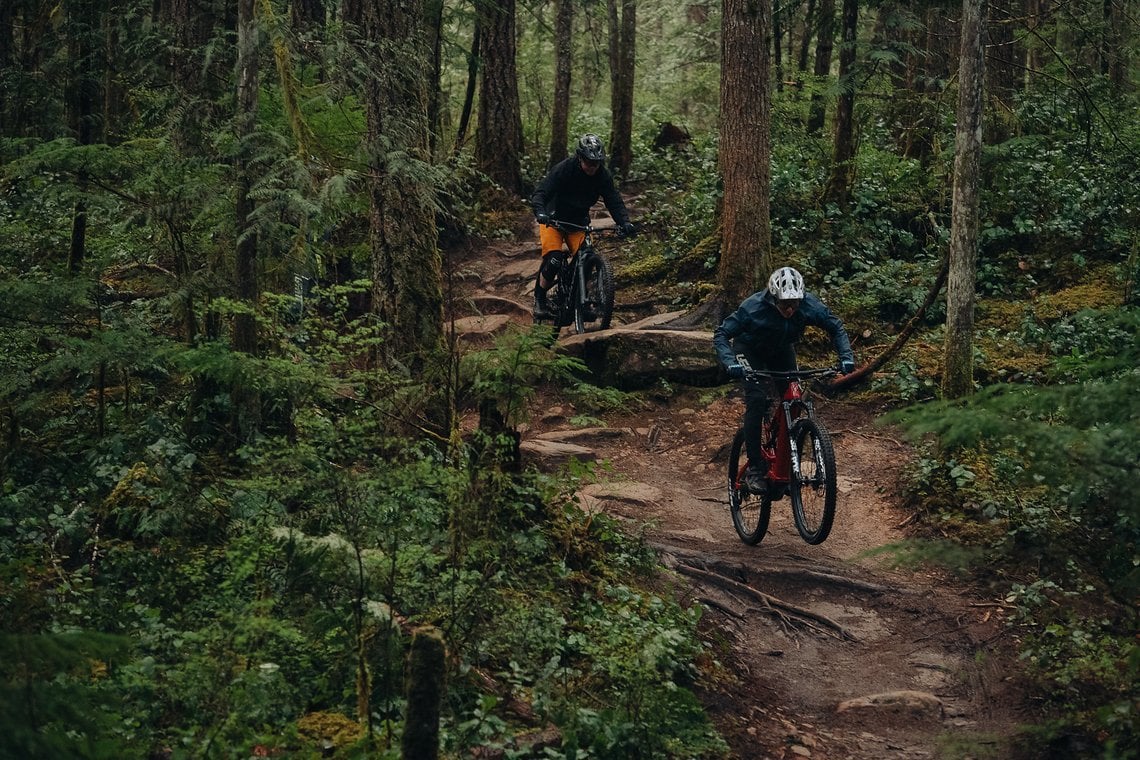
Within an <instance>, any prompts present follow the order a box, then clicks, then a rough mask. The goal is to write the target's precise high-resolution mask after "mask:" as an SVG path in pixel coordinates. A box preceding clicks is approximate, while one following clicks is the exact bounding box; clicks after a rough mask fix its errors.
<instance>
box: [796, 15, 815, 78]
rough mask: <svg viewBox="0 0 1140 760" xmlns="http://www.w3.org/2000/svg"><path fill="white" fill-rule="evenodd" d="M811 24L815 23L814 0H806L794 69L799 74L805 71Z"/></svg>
mask: <svg viewBox="0 0 1140 760" xmlns="http://www.w3.org/2000/svg"><path fill="white" fill-rule="evenodd" d="M813 24H815V0H807V10H805V11H804V25H803V37H802V38H800V56H799V60H798V61H796V70H797V71H798V72H799V73H800V74H803V73H805V72H806V71H807V67H808V53H809V51H810V50H811V31H812V25H813Z"/></svg>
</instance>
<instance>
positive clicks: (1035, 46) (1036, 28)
mask: <svg viewBox="0 0 1140 760" xmlns="http://www.w3.org/2000/svg"><path fill="white" fill-rule="evenodd" d="M1050 11H1051V8H1050V3H1049V0H1025V16H1026V28H1027V29H1028V30H1029V34H1028V35H1027V38H1026V46H1025V83H1026V86H1027V87H1032V86H1033V84H1034V82H1035V81H1036V80H1037V78H1038V76H1039V75H1040V74H1041V72H1042V70H1043V69H1044V68H1045V61H1046V60H1047V58H1046V56H1047V55H1048V52H1047V49H1046V45H1045V39H1046V38H1047V37H1046V35H1048V29H1049V14H1050Z"/></svg>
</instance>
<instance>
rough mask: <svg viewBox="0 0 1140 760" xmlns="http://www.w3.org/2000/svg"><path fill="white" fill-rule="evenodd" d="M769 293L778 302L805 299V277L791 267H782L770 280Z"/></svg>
mask: <svg viewBox="0 0 1140 760" xmlns="http://www.w3.org/2000/svg"><path fill="white" fill-rule="evenodd" d="M768 292H769V293H771V294H772V297H773V298H775V299H776V300H777V301H787V300H790V299H796V298H803V297H804V278H803V275H801V274H800V273H799V272H797V271H796V270H794V269H792V268H791V267H781V268H779V269H777V270H776V271H775V272H773V273H772V276H771V277H769V278H768Z"/></svg>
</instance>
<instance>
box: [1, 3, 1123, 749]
mask: <svg viewBox="0 0 1140 760" xmlns="http://www.w3.org/2000/svg"><path fill="white" fill-rule="evenodd" d="M1137 12H1138V7H1137V4H1136V3H1135V2H1133V1H1132V0H1105V1H1104V2H1051V1H1050V0H1024V1H1022V0H998V1H995V2H991V3H988V4H982V3H979V2H976V0H965V2H963V3H962V4H958V3H937V2H922V3H893V2H882V1H880V2H871V1H870V0H862V1H857V0H843V2H842V3H841V4H840V5H839V6H837V5H836V4H835V2H834V0H800V1H798V2H796V1H792V0H788V1H785V2H779V3H777V4H776V5H775V7H773V6H772V5H771V4H770V3H769V2H767V0H760V1H759V2H755V3H742V2H738V0H724V2H723V4H716V3H702V2H690V3H684V4H676V3H669V2H661V1H659V0H622V2H620V3H619V2H617V0H609V2H608V3H601V2H592V1H580V0H579V1H575V0H558V1H557V2H553V3H551V2H546V1H545V0H543V1H538V2H524V3H516V2H515V0H501V1H500V2H491V1H490V0H478V1H477V2H474V3H473V4H472V3H465V2H450V1H448V2H443V1H442V0H437V1H436V2H419V1H418V0H415V1H413V0H409V2H401V3H390V2H376V1H375V0H363V1H358V0H344V1H343V2H342V3H340V4H335V3H328V4H326V3H322V2H321V0H305V1H304V2H302V1H301V0H297V2H293V3H284V2H280V1H279V0H256V1H255V0H239V2H237V3H236V4H230V3H221V2H210V1H207V2H202V3H197V4H194V3H185V2H174V1H171V2H167V1H166V0H157V1H155V2H151V3H133V2H124V1H122V0H115V1H114V2H109V3H96V2H94V0H69V1H68V2H64V3H62V4H52V3H42V2H37V1H36V0H11V1H10V2H5V3H3V5H2V6H0V120H2V121H0V166H2V169H0V191H2V192H0V294H2V297H0V336H2V337H0V346H2V347H3V351H2V354H0V367H2V368H3V371H2V373H0V433H2V435H0V500H2V505H3V506H2V508H0V609H2V615H0V619H2V621H3V622H2V633H0V700H2V701H0V755H3V756H5V757H9V756H10V757H64V756H68V757H147V756H149V757H204V756H215V755H220V756H234V755H237V754H241V755H246V756H248V755H251V754H258V753H270V752H273V753H279V754H280V753H288V754H291V755H293V756H318V755H322V754H325V753H335V754H337V755H338V756H344V757H349V756H363V755H368V756H374V755H376V754H379V755H380V756H393V757H395V756H400V755H401V753H402V754H403V755H404V756H407V757H429V756H433V754H432V753H434V752H436V751H438V752H441V753H442V754H444V755H445V756H469V755H470V754H471V753H472V752H474V751H475V749H476V748H483V749H484V751H488V750H490V749H497V750H498V751H500V752H501V753H504V754H505V755H506V756H512V757H527V756H550V755H553V756H560V757H561V756H568V757H569V756H576V757H605V758H615V757H667V756H668V757H694V756H709V757H715V756H720V755H723V754H725V753H726V752H727V748H726V747H725V745H724V742H723V740H722V739H721V738H720V737H719V736H718V735H717V733H716V731H715V730H714V729H713V727H712V726H711V724H710V722H709V721H708V719H707V716H706V715H705V713H704V710H703V708H702V706H701V704H700V702H699V700H698V699H697V698H696V696H695V693H694V690H693V688H692V686H693V684H694V683H696V682H698V681H700V679H702V678H703V677H706V676H707V675H708V673H709V672H710V671H711V670H715V662H714V659H713V658H712V656H711V655H710V652H709V650H708V647H707V645H706V644H704V643H702V641H701V639H700V638H699V637H698V635H697V626H698V622H699V617H700V614H699V609H698V608H695V607H694V608H689V609H685V608H683V607H681V606H680V605H679V604H678V603H677V602H676V600H674V599H672V598H671V597H670V595H669V594H668V593H662V592H661V591H660V589H659V587H658V586H657V585H656V584H655V582H654V578H655V569H656V560H655V558H654V555H653V553H652V552H651V551H650V550H649V549H648V548H647V547H646V546H645V545H644V544H642V543H640V542H639V541H638V540H636V539H634V538H632V537H630V536H628V535H626V534H625V533H624V532H623V531H622V529H621V528H620V527H619V526H618V525H616V524H615V523H613V522H612V521H610V520H607V519H606V518H604V517H603V516H587V515H585V514H583V513H582V511H581V510H580V509H579V508H578V506H577V505H576V503H575V501H574V499H573V493H574V491H575V490H576V487H577V484H578V483H579V482H580V481H581V480H583V479H588V478H591V477H594V476H595V475H596V473H595V472H594V468H591V467H584V466H577V467H573V468H571V469H569V470H567V471H565V472H562V473H559V474H558V475H557V476H550V475H544V474H540V473H537V472H525V473H520V472H515V471H513V469H512V461H511V457H510V454H511V446H510V443H511V440H512V437H511V436H510V435H509V434H508V435H503V429H502V426H501V425H498V426H496V424H495V422H496V421H497V420H505V422H506V427H507V432H508V433H509V429H510V428H511V427H512V426H514V425H517V424H519V423H520V422H521V421H522V415H523V414H524V413H525V409H526V403H525V402H526V400H527V399H528V398H530V394H532V393H533V392H534V391H535V388H536V387H538V386H540V385H543V386H547V385H552V386H555V387H558V388H560V389H561V390H562V391H564V392H565V393H567V394H570V396H571V397H572V398H574V399H575V402H576V404H577V406H578V407H579V408H580V409H582V410H585V413H586V414H587V416H589V415H591V414H603V413H604V412H605V411H606V410H607V409H612V408H615V407H620V406H623V405H624V406H628V405H630V404H634V403H636V401H637V392H636V391H631V390H628V389H620V388H599V387H596V386H593V385H591V384H590V383H589V378H588V377H586V375H585V374H584V372H583V368H582V366H581V365H580V364H578V363H576V362H575V361H573V360H572V359H569V358H568V357H566V356H565V355H563V354H561V353H559V352H558V351H557V350H553V349H551V348H550V347H549V346H548V345H547V342H546V341H545V340H543V336H542V335H540V334H539V333H537V332H527V331H520V332H512V333H509V334H507V335H504V336H503V337H502V338H501V339H500V340H499V341H498V342H496V344H495V345H494V346H493V347H491V348H485V349H482V350H478V351H468V352H463V351H461V350H460V348H459V347H458V345H457V344H456V342H455V341H454V335H453V333H452V331H451V330H449V320H448V319H447V317H448V315H450V314H453V313H454V309H453V307H454V303H453V302H452V301H451V300H450V296H449V294H451V293H453V292H454V284H455V278H456V277H457V276H458V275H460V274H461V272H457V271H456V269H457V266H456V265H455V261H457V260H458V258H457V257H458V256H459V255H460V253H461V252H462V251H463V250H465V248H466V247H469V246H471V245H475V244H477V241H485V240H494V239H503V238H506V239H517V238H523V237H526V236H529V235H532V234H533V233H532V231H531V227H530V221H531V220H530V216H529V213H528V211H527V209H526V207H525V205H524V204H523V203H522V199H523V198H525V197H526V195H527V194H528V193H529V190H530V189H531V188H532V187H533V185H534V183H535V182H537V181H538V180H539V179H540V178H541V176H542V174H543V173H544V171H545V168H546V167H547V166H548V165H549V164H550V163H552V162H553V161H556V160H558V159H559V158H561V157H563V156H565V155H566V154H567V149H568V148H570V147H571V146H572V141H573V139H574V138H575V137H576V136H577V135H578V134H580V133H583V132H587V131H591V132H596V133H598V134H600V135H602V136H603V138H604V139H605V140H606V144H607V147H608V148H609V152H610V159H611V160H610V165H611V167H612V168H613V169H614V170H615V172H616V173H617V175H618V177H619V181H620V183H621V186H622V189H623V191H624V192H626V193H627V194H631V193H636V194H637V196H638V203H637V206H638V208H639V209H641V215H640V217H639V223H640V226H641V228H642V234H641V235H640V236H639V238H638V239H637V241H636V242H635V244H634V245H635V246H636V257H635V262H634V263H630V264H628V265H626V266H623V267H621V268H619V270H618V273H617V275H618V280H619V282H620V283H622V285H623V287H624V286H628V287H630V288H640V289H641V290H642V291H643V292H644V293H646V294H647V297H648V298H650V299H652V300H653V302H654V303H655V304H656V305H658V306H659V307H660V308H661V310H665V309H676V308H684V309H688V310H690V312H691V314H692V315H693V319H692V321H693V322H694V323H700V322H703V323H705V324H712V323H714V322H715V320H716V319H717V317H718V315H720V314H723V313H724V310H725V309H726V308H731V307H732V306H734V305H735V302H736V301H738V300H739V299H740V298H741V297H742V296H743V295H746V294H748V293H750V292H752V291H753V290H754V289H755V288H757V287H758V286H760V284H761V283H762V282H763V280H764V277H765V275H766V273H767V271H768V270H769V269H770V268H771V266H772V265H773V263H774V262H775V261H777V260H778V261H779V262H780V263H791V264H794V265H795V266H797V267H798V268H800V269H801V271H803V272H804V273H805V275H806V276H807V279H808V281H809V283H811V286H812V288H813V289H814V290H816V291H817V292H819V293H820V294H821V295H822V296H823V297H824V298H825V300H826V301H827V302H828V303H829V305H831V306H832V307H833V308H834V309H835V310H836V311H837V312H838V313H839V314H840V315H841V316H842V317H843V319H844V320H845V322H846V323H847V324H848V326H849V328H850V330H851V331H852V333H853V334H855V335H863V336H876V338H877V337H878V336H882V335H890V336H892V340H891V341H888V342H885V343H883V344H882V345H879V344H878V343H876V342H874V341H869V340H866V341H862V342H860V346H859V350H860V359H861V362H862V363H863V364H864V369H865V370H867V371H865V372H863V373H862V374H861V375H860V377H859V378H858V379H859V381H860V382H861V385H860V386H858V390H859V392H861V393H867V394H874V396H875V397H876V398H879V399H881V400H886V402H887V403H889V405H890V406H892V407H895V408H897V409H898V412H897V413H896V416H895V420H896V421H897V422H898V423H900V424H903V425H905V426H906V427H907V428H908V429H910V430H911V431H913V432H914V433H915V434H916V435H919V436H921V437H920V438H919V439H918V440H919V441H920V443H919V444H918V445H919V446H920V452H921V455H920V457H919V458H918V459H917V461H916V463H915V464H914V466H913V468H912V469H913V471H912V472H910V473H908V477H907V479H906V480H905V483H904V488H905V496H906V498H907V500H908V504H909V505H910V507H911V508H912V509H913V510H914V513H915V517H916V526H917V528H918V532H919V534H920V535H923V534H924V535H927V536H930V537H939V539H940V540H939V541H937V542H934V541H927V542H916V543H914V544H910V545H908V546H907V547H905V549H902V550H901V551H905V552H906V553H908V554H910V555H913V556H916V557H919V558H925V559H931V558H934V557H938V558H939V559H941V560H942V561H945V562H951V561H956V562H958V563H959V564H960V565H961V566H962V567H963V569H964V571H965V572H972V573H975V574H976V575H978V576H979V577H981V578H983V579H984V580H985V581H986V582H988V583H992V584H993V586H994V588H995V590H996V593H997V594H998V595H999V596H1000V598H1002V599H1004V603H1005V604H1006V605H1007V606H1008V614H1009V620H1010V625H1011V626H1013V627H1014V628H1015V629H1016V630H1015V633H1016V639H1017V641H1018V642H1019V647H1020V653H1021V656H1022V658H1023V662H1024V665H1025V668H1026V672H1027V674H1029V675H1031V676H1032V677H1033V678H1034V679H1035V683H1036V684H1037V687H1038V688H1039V690H1040V691H1039V694H1040V709H1041V716H1042V724H1041V726H1040V727H1038V728H1036V729H1033V730H1030V729H1027V735H1026V736H1025V737H1024V738H1023V740H1022V741H1020V742H1019V746H1021V747H1022V748H1023V749H1024V751H1025V752H1026V753H1027V756H1031V757H1032V756H1042V754H1043V753H1044V751H1045V750H1044V749H1042V748H1045V747H1056V746H1068V747H1079V748H1080V751H1081V752H1082V753H1088V754H1082V756H1093V755H1094V754H1098V755H1101V756H1105V757H1134V756H1137V752H1138V751H1140V750H1138V747H1140V737H1138V731H1137V725H1136V721H1137V717H1136V716H1137V715H1138V714H1140V710H1138V709H1137V707H1138V702H1137V700H1138V698H1140V693H1138V690H1137V686H1136V677H1137V674H1138V672H1140V654H1138V647H1137V644H1138V641H1137V637H1136V631H1137V628H1138V626H1137V616H1136V601H1137V588H1138V582H1140V571H1138V567H1140V552H1138V550H1137V546H1138V543H1140V527H1138V526H1140V496H1138V495H1137V494H1138V493H1140V489H1137V488H1136V487H1135V485H1136V483H1135V463H1136V462H1137V461H1138V460H1140V436H1138V433H1137V430H1138V426H1137V424H1136V423H1137V419H1138V416H1140V415H1138V413H1137V412H1138V407H1140V388H1138V385H1140V373H1138V370H1137V366H1138V365H1140V361H1138V360H1140V344H1138V337H1137V336H1138V335H1140V331H1138V329H1137V328H1138V326H1140V324H1138V321H1140V320H1138V316H1137V310H1136V293H1135V288H1134V285H1135V277H1136V273H1137V270H1138V267H1140V264H1138V251H1140V234H1138V230H1140V223H1138V222H1140V218H1138V217H1140V205H1138V190H1137V188H1138V187H1140V182H1138V179H1140V177H1138V174H1140V169H1138V167H1140V161H1137V156H1138V152H1140V119H1138V118H1137V115H1138V108H1137V80H1138V77H1137V68H1138V67H1137V60H1138V55H1137V54H1138V51H1137V43H1138V40H1140V24H1138V17H1137ZM967 73H968V74H969V76H966V74H967ZM664 125H670V128H666V127H665V126H664ZM944 282H945V283H946V284H947V289H946V293H945V297H942V296H941V295H940V294H941V293H942V285H943V283H944ZM896 338H897V339H896ZM809 349H810V347H809ZM872 370H874V371H872ZM659 392H660V389H659ZM472 410H482V411H483V419H482V421H483V425H482V426H481V427H480V428H479V429H477V430H474V431H473V430H471V429H470V428H465V427H464V426H463V424H462V423H463V421H464V420H465V419H468V418H470V417H471V411H472ZM615 621H620V625H617V624H615ZM408 662H411V663H413V665H412V670H411V671H409V672H411V673H412V675H410V676H406V675H405V673H406V667H408V665H407V663H408ZM419 669H423V671H424V672H425V673H427V674H428V675H425V676H423V677H422V678H421V677H420V676H417V675H416V674H418V673H420V670H419ZM443 670H445V671H446V672H447V679H446V684H447V685H446V689H445V690H443V691H442V693H436V694H434V695H433V694H432V693H431V689H430V688H428V689H426V692H427V693H426V694H425V693H424V692H425V690H424V689H420V690H417V689H416V688H414V687H415V686H416V684H423V683H426V684H432V683H438V682H437V681H434V680H432V678H431V677H430V674H431V673H436V672H439V671H443ZM409 687H413V688H409ZM417 710H423V711H426V713H427V718H426V719H419V720H413V719H411V718H409V717H408V715H409V712H410V713H411V714H412V715H413V716H415V715H416V714H417V712H416V711H417ZM550 726H553V727H554V728H555V732H556V736H557V741H556V742H554V744H553V746H551V743H550V742H549V741H547V740H544V739H543V738H542V729H544V728H546V727H550ZM520 737H522V738H520ZM527 737H529V738H527ZM1059 738H1063V739H1064V743H1063V744H1058V741H1059ZM417 742H422V743H423V744H417ZM424 747H430V749H425V748H424ZM555 747H557V749H555ZM425 752H427V753H429V754H423V753H425ZM575 753H576V754H575Z"/></svg>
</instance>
